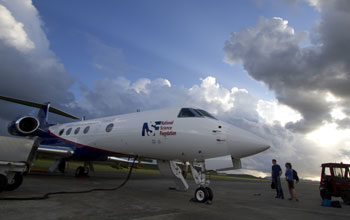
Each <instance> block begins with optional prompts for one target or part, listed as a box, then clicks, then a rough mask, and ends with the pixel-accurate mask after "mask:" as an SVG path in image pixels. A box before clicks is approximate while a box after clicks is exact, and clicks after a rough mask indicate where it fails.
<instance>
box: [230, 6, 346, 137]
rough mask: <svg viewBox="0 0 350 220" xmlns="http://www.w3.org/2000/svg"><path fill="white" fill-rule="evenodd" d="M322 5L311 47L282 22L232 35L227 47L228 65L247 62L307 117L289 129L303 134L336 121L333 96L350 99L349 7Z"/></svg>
mask: <svg viewBox="0 0 350 220" xmlns="http://www.w3.org/2000/svg"><path fill="white" fill-rule="evenodd" d="M322 2H323V3H322V4H321V5H320V8H321V13H322V16H321V22H320V23H319V25H318V26H317V27H316V28H315V29H314V32H312V33H311V35H312V39H313V41H312V44H305V43H307V41H306V40H307V39H308V38H307V36H308V35H307V34H306V33H295V32H294V29H293V28H292V27H290V26H288V23H287V21H285V20H283V19H282V18H272V19H266V18H260V19H259V21H258V23H257V25H255V26H254V27H251V28H247V29H243V30H241V31H239V32H237V33H232V34H231V38H230V39H229V40H228V41H226V43H225V48H224V50H225V52H226V57H225V61H226V62H228V63H230V64H235V63H237V62H242V63H243V66H244V68H245V69H246V70H247V71H248V73H249V75H250V76H252V77H253V78H254V79H256V80H258V81H261V82H263V83H265V84H266V85H267V86H268V87H269V88H270V89H271V90H273V91H275V94H276V98H277V99H278V100H279V101H280V102H281V103H283V104H286V105H289V106H290V107H292V108H294V109H296V110H298V111H299V112H300V113H301V114H302V116H303V119H302V120H301V121H298V122H295V123H289V124H287V128H289V129H292V130H295V131H299V132H310V131H312V130H314V129H315V128H317V127H319V126H320V125H322V123H324V121H328V122H332V121H333V120H332V118H331V116H330V112H331V110H332V108H333V107H335V106H334V103H333V102H328V101H326V99H325V97H326V95H327V94H328V92H329V93H331V94H333V95H334V96H336V97H337V98H340V99H341V100H342V101H346V100H349V98H350V86H349V85H350V68H349V67H350V44H349V42H348V41H349V39H350V29H349V28H348V27H349V26H350V10H349V8H350V7H349V4H350V2H349V1H327V3H324V2H325V1H322ZM303 43H304V45H306V46H304V47H302V46H301V45H302V44H303ZM338 105H339V104H338ZM338 107H342V108H343V109H346V108H348V106H346V105H341V106H338ZM343 113H345V114H347V115H348V116H349V114H348V113H347V112H346V111H343Z"/></svg>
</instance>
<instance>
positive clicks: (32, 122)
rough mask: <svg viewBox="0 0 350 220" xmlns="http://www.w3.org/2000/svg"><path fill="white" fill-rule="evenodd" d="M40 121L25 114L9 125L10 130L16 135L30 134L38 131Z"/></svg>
mask: <svg viewBox="0 0 350 220" xmlns="http://www.w3.org/2000/svg"><path fill="white" fill-rule="evenodd" d="M39 125H40V122H39V120H38V119H37V118H35V117H33V116H24V117H21V118H19V119H17V120H16V121H13V122H11V123H10V124H9V126H8V132H9V133H10V134H12V135H16V136H30V135H35V134H36V133H37V132H38V129H39Z"/></svg>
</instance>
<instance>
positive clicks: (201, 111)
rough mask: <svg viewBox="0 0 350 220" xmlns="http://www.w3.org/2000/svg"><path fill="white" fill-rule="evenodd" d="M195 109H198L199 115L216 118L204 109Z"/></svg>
mask: <svg viewBox="0 0 350 220" xmlns="http://www.w3.org/2000/svg"><path fill="white" fill-rule="evenodd" d="M195 110H196V111H198V112H199V113H200V114H201V115H203V116H205V117H208V118H212V119H216V118H215V117H214V116H213V115H211V114H210V113H209V112H207V111H204V110H202V109H195Z"/></svg>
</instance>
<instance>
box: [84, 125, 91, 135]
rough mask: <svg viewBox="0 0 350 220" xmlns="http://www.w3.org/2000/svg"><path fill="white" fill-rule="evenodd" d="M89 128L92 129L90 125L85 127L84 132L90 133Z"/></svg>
mask: <svg viewBox="0 0 350 220" xmlns="http://www.w3.org/2000/svg"><path fill="white" fill-rule="evenodd" d="M89 129H90V126H87V127H86V128H85V129H84V134H86V133H88V132H89Z"/></svg>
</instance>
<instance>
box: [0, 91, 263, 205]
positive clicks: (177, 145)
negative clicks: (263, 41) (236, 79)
mask: <svg viewBox="0 0 350 220" xmlns="http://www.w3.org/2000/svg"><path fill="white" fill-rule="evenodd" d="M0 99H2V100H6V101H10V102H15V103H19V104H23V105H27V106H32V107H36V108H39V109H40V110H39V113H38V115H37V116H21V117H19V118H18V119H16V120H14V121H13V122H12V123H10V124H9V126H8V131H9V133H10V134H12V135H17V136H37V137H39V138H40V146H39V147H38V153H47V154H51V155H57V157H59V158H64V159H65V160H78V161H106V160H111V159H112V160H113V159H115V160H118V158H121V157H129V158H136V157H137V158H148V159H155V160H157V164H158V167H159V170H160V172H161V173H162V174H164V175H166V176H172V177H175V182H176V183H177V188H178V189H180V190H187V189H188V188H189V186H188V184H187V182H186V180H185V179H184V177H183V175H182V169H181V168H180V167H179V163H184V164H187V165H189V167H190V169H191V172H192V175H193V177H194V180H195V182H196V184H197V186H198V188H197V190H196V191H195V200H196V201H198V202H206V201H211V200H212V198H213V193H212V190H211V189H210V188H209V180H207V179H206V175H205V174H206V172H207V171H210V170H215V171H218V170H229V169H239V168H241V161H240V158H242V157H247V156H250V155H254V154H257V153H259V152H262V151H264V150H266V149H268V148H269V144H267V143H266V141H265V140H263V139H262V138H260V137H258V136H256V135H253V134H252V133H249V132H247V131H245V130H242V129H240V128H238V127H235V126H233V125H231V124H228V123H225V122H223V121H220V120H217V119H216V118H215V117H213V116H212V115H211V114H209V113H208V112H206V111H204V110H201V109H197V108H171V109H163V110H154V111H145V112H135V113H130V114H124V115H117V116H111V117H105V118H98V119H93V120H84V121H78V122H72V123H66V124H49V123H48V112H49V111H50V112H53V113H56V114H59V115H62V116H66V117H70V118H74V119H78V118H76V117H75V116H72V115H70V114H67V113H65V112H63V111H60V110H58V109H56V108H53V107H51V106H50V104H49V103H46V104H38V103H34V102H29V101H25V100H19V99H14V98H10V97H5V96H0ZM120 160H121V161H122V159H120ZM196 168H197V169H196ZM198 168H199V169H198ZM78 169H80V170H77V172H78V173H79V172H83V171H82V169H83V167H80V168H78Z"/></svg>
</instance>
